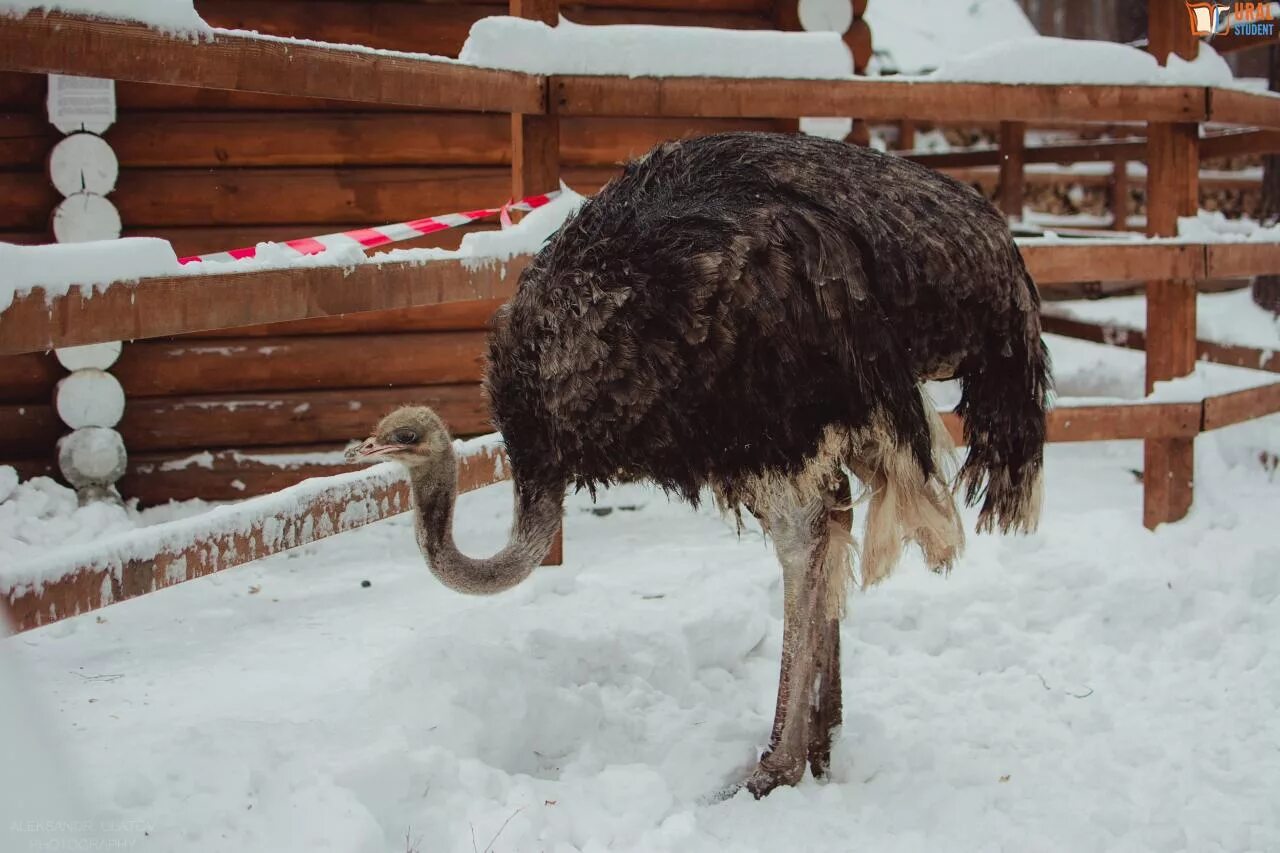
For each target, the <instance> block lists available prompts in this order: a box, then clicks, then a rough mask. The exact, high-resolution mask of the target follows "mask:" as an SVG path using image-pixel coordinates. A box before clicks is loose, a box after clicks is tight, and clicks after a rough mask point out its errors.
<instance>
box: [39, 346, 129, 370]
mask: <svg viewBox="0 0 1280 853" xmlns="http://www.w3.org/2000/svg"><path fill="white" fill-rule="evenodd" d="M123 349H124V344H123V343H121V342H120V341H107V342H106V343H101V344H85V345H84V346H79V347H63V348H62V349H56V350H54V351H53V354H54V356H56V357H57V359H58V364H61V365H62V366H63V367H65V368H66V369H67V370H85V369H88V368H96V369H98V370H106V369H107V368H108V367H110V366H111V365H113V364H115V363H116V359H117V358H119V357H120V352H121V350H123Z"/></svg>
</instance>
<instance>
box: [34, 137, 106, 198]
mask: <svg viewBox="0 0 1280 853" xmlns="http://www.w3.org/2000/svg"><path fill="white" fill-rule="evenodd" d="M119 174H120V162H119V161H118V160H117V159H116V155H115V152H114V151H112V150H111V146H110V145H108V144H107V142H106V140H104V139H103V138H102V137H101V136H98V135H97V134H95V133H72V134H70V135H69V136H65V137H63V138H62V139H61V140H60V141H59V142H58V143H57V144H56V145H54V146H53V150H52V151H50V152H49V180H50V182H51V183H52V184H53V187H54V189H56V190H57V191H58V192H60V193H62V194H63V195H64V196H70V195H73V194H75V193H81V192H84V193H92V194H94V195H100V196H103V195H107V194H108V193H110V192H111V191H112V190H114V189H115V188H116V178H117V177H118V176H119Z"/></svg>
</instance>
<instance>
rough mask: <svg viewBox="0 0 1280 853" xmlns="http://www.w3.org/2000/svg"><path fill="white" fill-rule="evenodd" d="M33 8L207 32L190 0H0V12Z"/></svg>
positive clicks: (166, 28) (174, 30) (190, 31)
mask: <svg viewBox="0 0 1280 853" xmlns="http://www.w3.org/2000/svg"><path fill="white" fill-rule="evenodd" d="M37 9H38V10H41V11H43V12H46V13H49V12H62V13H65V14H69V15H84V16H87V17H90V18H107V19H110V20H116V21H139V22H141V23H144V24H147V25H148V26H151V27H154V28H156V29H159V30H164V31H166V32H175V33H207V32H209V25H208V24H206V23H205V22H204V19H203V18H201V17H200V16H199V15H198V14H196V10H195V6H194V5H193V3H192V0H52V2H50V0H38V2H29V0H0V13H10V14H15V15H24V14H26V13H27V12H30V11H32V10H37Z"/></svg>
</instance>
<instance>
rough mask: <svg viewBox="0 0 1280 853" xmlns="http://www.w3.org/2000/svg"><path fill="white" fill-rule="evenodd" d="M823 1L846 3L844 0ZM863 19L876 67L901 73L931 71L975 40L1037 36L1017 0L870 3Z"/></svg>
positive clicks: (980, 42) (992, 41)
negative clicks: (869, 36)
mask: <svg viewBox="0 0 1280 853" xmlns="http://www.w3.org/2000/svg"><path fill="white" fill-rule="evenodd" d="M823 2H824V3H825V4H827V5H844V6H848V5H849V3H848V0H823ZM832 14H836V13H832ZM866 21H867V23H868V24H869V25H870V27H871V32H872V34H873V37H874V38H873V41H872V43H873V45H874V46H875V54H876V57H877V63H876V64H877V66H878V67H879V68H880V69H881V70H885V71H895V72H898V73H900V74H920V73H922V72H925V71H928V70H931V69H933V68H936V67H937V66H938V64H939V63H942V62H946V61H947V60H950V59H952V58H954V57H958V56H962V55H964V54H966V53H969V52H970V51H972V50H973V48H974V45H987V46H994V45H998V44H1001V43H1003V42H1006V41H1009V40H1011V39H1021V38H1027V37H1029V36H1035V35H1036V29H1035V27H1034V26H1032V24H1031V21H1029V20H1028V19H1027V16H1026V14H1025V13H1024V12H1023V11H1022V8H1021V7H1020V6H1019V5H1018V3H1017V0H967V1H966V2H963V3H960V2H956V0H911V2H902V0H898V2H872V3H869V4H868V5H867V12H866ZM1042 60H1043V57H1039V58H1038V61H1042Z"/></svg>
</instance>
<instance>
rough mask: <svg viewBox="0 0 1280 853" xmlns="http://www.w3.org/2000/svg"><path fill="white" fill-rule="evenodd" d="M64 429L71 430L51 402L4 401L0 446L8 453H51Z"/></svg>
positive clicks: (16, 455)
mask: <svg viewBox="0 0 1280 853" xmlns="http://www.w3.org/2000/svg"><path fill="white" fill-rule="evenodd" d="M63 432H70V430H67V429H66V428H65V427H64V426H63V425H62V421H61V420H59V418H58V415H57V413H56V412H54V410H53V406H51V405H49V404H48V403H9V404H6V405H0V447H3V448H4V455H5V456H7V457H16V458H23V457H32V456H43V455H47V454H50V453H52V452H53V448H54V447H55V446H56V445H57V443H58V436H60V435H61V434H62V433H63Z"/></svg>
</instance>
